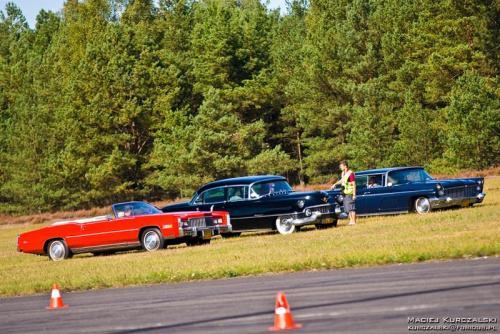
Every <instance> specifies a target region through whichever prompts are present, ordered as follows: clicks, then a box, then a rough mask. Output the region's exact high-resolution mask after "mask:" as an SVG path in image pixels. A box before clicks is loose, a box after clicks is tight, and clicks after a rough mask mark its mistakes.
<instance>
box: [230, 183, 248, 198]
mask: <svg viewBox="0 0 500 334" xmlns="http://www.w3.org/2000/svg"><path fill="white" fill-rule="evenodd" d="M247 197H248V187H246V186H234V187H227V198H228V201H230V202H236V201H242V200H244V199H246V198H247Z"/></svg>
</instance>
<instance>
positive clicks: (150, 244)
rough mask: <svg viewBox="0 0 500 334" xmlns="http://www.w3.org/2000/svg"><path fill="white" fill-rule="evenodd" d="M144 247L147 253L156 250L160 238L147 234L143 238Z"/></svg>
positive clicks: (156, 235) (154, 234) (153, 234)
mask: <svg viewBox="0 0 500 334" xmlns="http://www.w3.org/2000/svg"><path fill="white" fill-rule="evenodd" d="M144 245H145V247H146V249H147V250H148V251H154V250H157V249H158V247H159V246H160V238H159V237H158V234H156V233H155V232H148V233H147V234H146V236H145V237H144Z"/></svg>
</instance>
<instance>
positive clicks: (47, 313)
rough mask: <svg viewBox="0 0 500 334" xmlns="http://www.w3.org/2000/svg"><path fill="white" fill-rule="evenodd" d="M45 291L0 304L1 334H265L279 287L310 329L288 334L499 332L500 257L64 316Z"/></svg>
mask: <svg viewBox="0 0 500 334" xmlns="http://www.w3.org/2000/svg"><path fill="white" fill-rule="evenodd" d="M60 288H61V289H62V290H63V288H64V287H60ZM47 289H48V291H47V294H46V295H37V296H30V297H17V298H4V299H0V333H123V334H124V333H267V332H269V327H271V326H273V324H274V307H275V298H276V293H277V292H278V291H283V292H284V293H285V294H286V297H287V299H288V302H289V304H290V308H291V313H292V316H293V318H294V320H295V323H300V324H302V326H303V327H302V328H300V329H293V330H289V331H287V332H290V333H299V332H302V333H411V332H420V333H423V332H425V333H434V332H435V333H446V332H451V330H444V331H443V330H435V331H427V330H425V329H423V328H422V327H420V328H417V329H418V330H415V327H411V328H409V326H429V325H432V326H451V325H455V326H476V328H478V327H477V326H485V327H486V328H483V329H481V330H477V331H476V330H474V329H475V328H474V327H469V330H460V328H462V329H464V328H466V327H460V328H456V332H458V333H493V332H494V330H493V329H494V328H495V329H496V331H500V324H499V323H495V322H491V321H498V319H499V318H500V258H488V259H486V258H481V259H470V260H459V261H446V262H428V263H419V264H408V265H407V264H405V265H392V266H381V267H372V268H358V269H342V270H329V271H313V272H302V273H295V274H284V275H265V276H257V277H244V278H233V279H223V280H215V281H204V282H189V283H180V284H164V285H163V284H162V285H153V286H143V287H132V288H123V289H107V290H94V291H85V292H73V293H64V292H63V293H62V297H63V300H64V303H65V304H68V305H70V306H69V308H66V309H57V310H46V309H45V307H46V306H48V305H49V302H50V289H51V287H47ZM456 318H459V320H460V321H461V322H464V321H479V320H480V321H485V319H484V318H486V319H488V323H456V320H455V319H456ZM474 319H476V320H474ZM412 321H413V322H412ZM428 321H439V323H425V322H428ZM446 321H448V322H446ZM451 321H455V322H451ZM471 328H472V329H471Z"/></svg>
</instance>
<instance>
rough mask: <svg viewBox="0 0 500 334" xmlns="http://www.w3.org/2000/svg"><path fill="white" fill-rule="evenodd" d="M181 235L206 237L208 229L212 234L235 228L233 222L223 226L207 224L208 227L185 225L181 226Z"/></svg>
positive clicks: (227, 231) (226, 231)
mask: <svg viewBox="0 0 500 334" xmlns="http://www.w3.org/2000/svg"><path fill="white" fill-rule="evenodd" d="M179 230H180V236H181V237H201V238H203V237H205V234H206V232H207V231H210V232H211V233H210V235H219V234H221V233H229V232H231V231H232V230H233V227H232V225H231V224H228V225H222V226H206V227H185V228H180V229H179Z"/></svg>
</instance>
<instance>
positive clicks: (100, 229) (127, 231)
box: [80, 216, 139, 247]
mask: <svg viewBox="0 0 500 334" xmlns="http://www.w3.org/2000/svg"><path fill="white" fill-rule="evenodd" d="M133 221H134V217H133V216H129V217H121V218H117V219H115V220H105V221H97V222H88V223H82V224H81V234H80V243H81V245H80V247H93V246H102V245H112V244H119V243H128V242H131V241H132V240H130V239H131V238H135V239H137V234H138V230H139V229H138V228H137V227H134V226H133V225H134V224H133ZM135 241H137V240H135Z"/></svg>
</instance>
